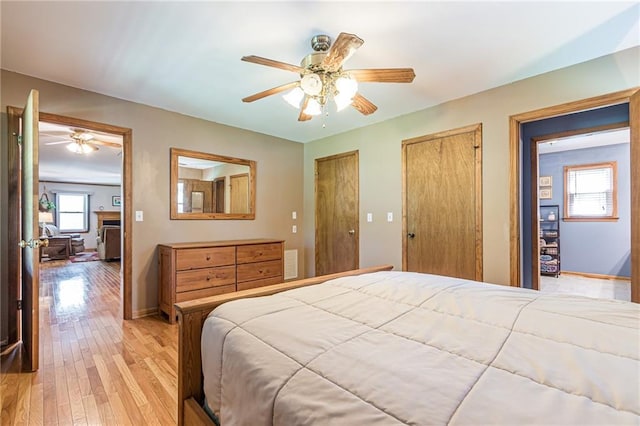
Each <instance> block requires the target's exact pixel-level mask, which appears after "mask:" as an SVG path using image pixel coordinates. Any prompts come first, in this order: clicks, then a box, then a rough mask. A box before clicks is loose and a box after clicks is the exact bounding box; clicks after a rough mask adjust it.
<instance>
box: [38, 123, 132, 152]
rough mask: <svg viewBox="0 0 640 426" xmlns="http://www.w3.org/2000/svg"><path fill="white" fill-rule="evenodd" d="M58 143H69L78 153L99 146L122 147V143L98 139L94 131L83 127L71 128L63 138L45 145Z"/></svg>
mask: <svg viewBox="0 0 640 426" xmlns="http://www.w3.org/2000/svg"><path fill="white" fill-rule="evenodd" d="M45 134H46V133H45ZM52 136H53V135H52ZM58 144H67V149H68V150H69V151H71V152H75V153H76V154H89V153H91V152H93V151H97V150H98V149H99V148H98V146H108V147H111V148H117V149H122V145H121V144H119V143H115V142H107V141H103V140H100V139H97V138H96V137H95V136H94V135H93V134H92V133H90V132H88V131H86V130H83V129H71V133H70V134H69V135H68V136H66V137H64V139H63V140H61V141H56V142H47V143H45V145H58Z"/></svg>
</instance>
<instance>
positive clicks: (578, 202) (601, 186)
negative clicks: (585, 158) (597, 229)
mask: <svg viewBox="0 0 640 426" xmlns="http://www.w3.org/2000/svg"><path fill="white" fill-rule="evenodd" d="M564 182H565V186H564V220H568V221H570V220H575V221H578V220H586V221H598V220H617V219H618V186H617V185H618V184H617V163H616V162H615V161H613V162H610V163H599V164H586V165H580V166H565V168H564Z"/></svg>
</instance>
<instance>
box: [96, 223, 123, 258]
mask: <svg viewBox="0 0 640 426" xmlns="http://www.w3.org/2000/svg"><path fill="white" fill-rule="evenodd" d="M97 243H98V256H99V257H100V259H102V260H114V259H120V227H119V226H117V225H104V226H103V227H102V228H100V230H99V231H98V239H97Z"/></svg>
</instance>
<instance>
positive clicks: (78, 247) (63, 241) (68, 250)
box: [40, 224, 84, 259]
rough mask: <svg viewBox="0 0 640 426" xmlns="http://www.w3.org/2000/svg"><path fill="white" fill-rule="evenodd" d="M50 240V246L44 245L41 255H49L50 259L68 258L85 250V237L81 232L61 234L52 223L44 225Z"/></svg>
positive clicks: (44, 233)
mask: <svg viewBox="0 0 640 426" xmlns="http://www.w3.org/2000/svg"><path fill="white" fill-rule="evenodd" d="M41 235H45V236H46V237H47V239H48V240H49V247H42V248H41V250H40V257H41V258H42V256H47V257H48V258H49V259H68V258H69V256H74V255H76V254H77V253H79V252H81V251H84V238H82V237H81V236H80V234H61V233H60V229H58V227H57V226H55V225H51V224H45V225H44V232H43V233H41Z"/></svg>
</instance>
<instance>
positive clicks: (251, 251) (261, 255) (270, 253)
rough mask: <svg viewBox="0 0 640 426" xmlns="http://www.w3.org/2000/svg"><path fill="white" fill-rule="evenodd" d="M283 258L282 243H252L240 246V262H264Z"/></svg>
mask: <svg viewBox="0 0 640 426" xmlns="http://www.w3.org/2000/svg"><path fill="white" fill-rule="evenodd" d="M281 258H282V244H280V243H275V244H252V245H246V246H238V263H251V262H262V261H265V260H276V259H281Z"/></svg>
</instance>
